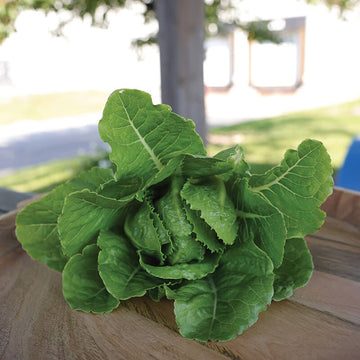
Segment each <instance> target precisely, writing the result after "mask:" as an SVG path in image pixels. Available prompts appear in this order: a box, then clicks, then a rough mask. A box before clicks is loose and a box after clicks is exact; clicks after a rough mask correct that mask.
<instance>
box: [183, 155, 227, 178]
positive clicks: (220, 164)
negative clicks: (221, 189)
mask: <svg viewBox="0 0 360 360" xmlns="http://www.w3.org/2000/svg"><path fill="white" fill-rule="evenodd" d="M231 169H232V164H230V163H229V162H226V161H223V160H221V159H215V158H213V157H208V156H201V155H184V159H183V162H182V165H181V174H182V175H184V176H191V177H201V176H211V175H217V174H222V173H225V172H227V171H229V170H231Z"/></svg>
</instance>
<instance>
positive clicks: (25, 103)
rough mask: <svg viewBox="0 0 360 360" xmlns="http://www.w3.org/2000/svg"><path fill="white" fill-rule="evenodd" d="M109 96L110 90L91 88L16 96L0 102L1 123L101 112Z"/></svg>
mask: <svg viewBox="0 0 360 360" xmlns="http://www.w3.org/2000/svg"><path fill="white" fill-rule="evenodd" d="M108 96H109V93H108V92H102V91H91V90H89V91H71V92H60V93H54V94H41V95H28V96H18V97H14V98H12V99H10V100H9V101H8V102H4V103H2V104H1V103H0V125H5V124H9V123H11V122H14V121H16V120H22V119H32V120H48V119H50V118H60V117H65V116H76V115H83V114H87V113H94V112H101V111H102V109H103V108H104V104H105V102H106V99H107V98H108Z"/></svg>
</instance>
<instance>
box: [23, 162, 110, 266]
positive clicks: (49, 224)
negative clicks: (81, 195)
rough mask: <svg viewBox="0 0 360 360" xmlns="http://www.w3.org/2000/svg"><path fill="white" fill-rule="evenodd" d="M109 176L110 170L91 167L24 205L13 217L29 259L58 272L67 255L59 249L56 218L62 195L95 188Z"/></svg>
mask: <svg viewBox="0 0 360 360" xmlns="http://www.w3.org/2000/svg"><path fill="white" fill-rule="evenodd" d="M111 178H112V175H111V171H110V170H105V169H99V168H93V169H92V170H90V171H88V172H84V173H82V174H81V175H79V176H78V177H77V178H74V179H73V180H71V181H68V182H67V183H65V184H63V185H61V186H59V187H57V188H56V189H54V190H53V191H52V192H51V193H50V194H48V195H46V196H44V197H42V198H41V199H40V200H39V201H37V202H33V203H31V204H29V205H27V206H26V207H25V208H24V209H23V210H22V211H20V212H19V214H18V216H17V218H16V236H17V238H18V240H19V241H20V243H21V244H22V247H23V248H24V250H26V252H27V253H28V254H29V255H30V256H31V257H32V258H33V259H35V260H37V261H40V262H43V263H45V264H46V265H47V266H48V267H49V268H51V269H54V270H56V271H59V272H61V271H62V270H63V268H64V266H65V264H66V262H67V260H68V257H67V256H65V255H64V254H63V252H62V249H61V244H60V240H59V235H58V229H57V220H58V217H59V216H60V214H61V211H62V208H63V205H64V199H65V197H66V195H68V194H70V193H72V192H74V191H79V190H83V189H89V190H90V191H96V190H97V189H98V187H99V185H100V184H101V183H104V182H107V181H109V180H110V179H111Z"/></svg>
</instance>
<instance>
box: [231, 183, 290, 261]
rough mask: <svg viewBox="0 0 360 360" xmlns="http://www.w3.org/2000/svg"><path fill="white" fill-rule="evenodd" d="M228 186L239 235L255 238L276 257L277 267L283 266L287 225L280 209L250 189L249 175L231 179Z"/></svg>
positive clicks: (271, 255) (269, 253)
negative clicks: (240, 178) (232, 200)
mask: <svg viewBox="0 0 360 360" xmlns="http://www.w3.org/2000/svg"><path fill="white" fill-rule="evenodd" d="M228 189H229V193H231V194H232V195H233V198H234V203H235V206H236V208H237V214H238V217H239V220H240V225H239V228H240V238H241V239H242V240H244V241H251V240H254V241H255V243H256V245H257V246H259V247H260V249H262V250H263V251H265V252H266V254H267V255H268V256H269V257H270V259H271V260H272V261H273V263H274V267H278V266H280V265H281V263H282V260H283V255H284V246H285V241H286V227H285V222H284V218H283V216H282V214H281V213H280V211H279V210H278V209H277V208H275V207H274V206H272V205H271V204H270V203H269V202H268V201H267V200H266V199H264V198H263V197H262V196H261V195H260V194H259V193H256V192H253V191H251V189H249V187H248V181H247V180H246V179H242V180H239V181H236V182H233V183H231V182H230V181H229V183H228Z"/></svg>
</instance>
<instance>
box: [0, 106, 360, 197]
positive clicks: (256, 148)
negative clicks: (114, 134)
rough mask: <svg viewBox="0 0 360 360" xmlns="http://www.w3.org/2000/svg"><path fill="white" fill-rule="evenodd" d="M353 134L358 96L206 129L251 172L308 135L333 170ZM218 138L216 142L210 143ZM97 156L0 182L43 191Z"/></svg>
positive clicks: (359, 125)
mask: <svg viewBox="0 0 360 360" xmlns="http://www.w3.org/2000/svg"><path fill="white" fill-rule="evenodd" d="M103 105H104V104H102V105H101V107H103ZM357 134H360V100H358V101H355V102H352V103H347V104H343V105H339V106H333V107H328V108H323V109H318V110H312V111H303V112H298V113H292V114H288V115H283V116H279V117H273V118H269V119H264V120H258V121H252V122H247V123H243V124H238V125H234V126H227V127H221V128H215V129H212V130H211V132H210V140H211V141H210V142H209V145H208V152H209V154H210V155H214V154H215V153H217V152H218V151H220V150H222V149H224V148H227V147H230V146H232V145H234V139H237V141H239V140H240V145H241V146H242V147H243V148H244V150H245V154H246V159H247V161H248V162H249V163H250V164H251V168H252V172H253V173H262V172H264V171H266V170H268V169H269V168H271V167H272V166H274V165H276V164H278V163H279V162H280V161H281V159H282V157H283V154H284V152H285V151H286V150H287V149H289V148H296V147H297V146H298V144H299V143H300V142H301V141H302V140H304V139H306V138H313V139H318V140H321V141H322V142H323V143H324V145H325V146H326V148H327V149H328V152H329V154H330V156H331V158H332V162H333V166H334V169H335V171H336V170H338V169H339V168H340V167H341V165H342V163H343V160H344V157H345V155H346V152H347V149H348V146H349V145H350V143H351V140H352V138H353V137H354V136H355V135H357ZM219 139H220V140H221V144H217V143H216V142H218V140H219ZM225 143H226V144H225ZM98 160H99V159H98V158H97V159H90V158H86V157H85V158H84V157H82V158H75V159H69V160H61V161H57V162H51V163H48V164H43V165H41V166H36V167H33V168H28V169H24V170H21V171H19V172H16V173H14V174H12V175H9V176H7V177H4V178H0V187H7V188H10V189H14V190H17V191H24V192H27V191H31V192H44V191H48V190H50V189H51V188H52V187H54V186H55V185H58V184H60V183H62V182H64V181H65V180H67V179H69V178H72V177H73V176H75V175H77V174H78V173H79V172H80V171H82V170H84V169H88V168H90V167H92V166H93V165H95V164H96V163H97V162H98Z"/></svg>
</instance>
